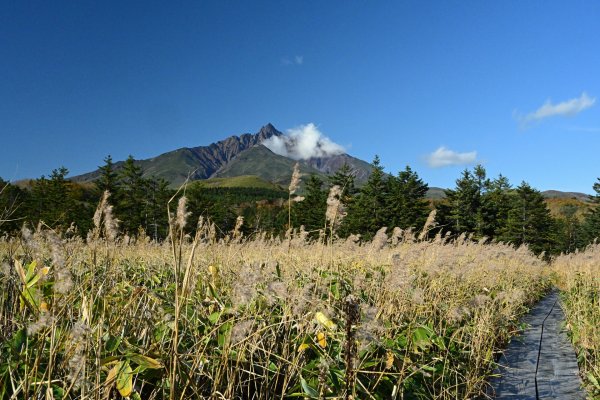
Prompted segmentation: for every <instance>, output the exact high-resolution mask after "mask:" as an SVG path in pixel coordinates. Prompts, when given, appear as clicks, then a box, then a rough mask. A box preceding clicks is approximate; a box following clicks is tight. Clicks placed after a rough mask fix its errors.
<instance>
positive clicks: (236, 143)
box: [71, 124, 283, 187]
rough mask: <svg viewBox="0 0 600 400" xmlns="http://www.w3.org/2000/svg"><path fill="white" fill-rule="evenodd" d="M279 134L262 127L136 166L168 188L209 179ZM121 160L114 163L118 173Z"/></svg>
mask: <svg viewBox="0 0 600 400" xmlns="http://www.w3.org/2000/svg"><path fill="white" fill-rule="evenodd" d="M280 135H283V134H282V133H281V132H279V131H278V130H277V129H275V127H274V126H273V125H271V124H267V125H265V126H263V127H262V128H261V129H260V130H259V131H258V132H257V133H255V134H250V133H245V134H242V135H240V136H230V137H228V138H227V139H225V140H221V141H219V142H216V143H212V144H210V145H209V146H199V147H191V148H188V147H184V148H181V149H177V150H174V151H170V152H168V153H163V154H161V155H159V156H156V157H153V158H150V159H146V160H137V161H136V164H137V165H139V166H140V167H141V168H142V172H143V175H144V177H151V176H155V177H158V178H163V179H165V180H166V181H168V182H169V183H170V184H171V186H174V187H176V186H179V185H181V184H182V183H183V182H185V180H186V178H187V177H188V175H189V177H190V180H192V181H195V180H199V179H207V178H210V177H211V176H212V175H213V174H214V173H215V172H216V171H217V170H219V169H220V168H222V167H223V166H225V165H227V164H228V163H229V162H230V161H231V160H233V159H234V158H235V157H236V156H237V155H238V154H240V153H242V152H243V151H245V150H247V149H249V148H251V147H253V146H256V145H257V144H259V143H262V142H263V141H264V140H265V139H267V138H269V137H271V136H280ZM122 165H123V162H122V161H119V162H116V163H115V169H116V170H119V169H120V168H121V167H122ZM99 176H100V174H99V171H98V170H96V171H93V172H90V173H87V174H83V175H79V176H75V177H73V178H71V179H72V180H73V181H75V182H89V181H94V180H96V179H97V178H98V177H99Z"/></svg>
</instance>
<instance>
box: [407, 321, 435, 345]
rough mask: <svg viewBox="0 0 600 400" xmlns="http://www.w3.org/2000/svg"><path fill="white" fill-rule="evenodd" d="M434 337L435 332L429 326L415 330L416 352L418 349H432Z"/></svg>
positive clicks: (414, 342)
mask: <svg viewBox="0 0 600 400" xmlns="http://www.w3.org/2000/svg"><path fill="white" fill-rule="evenodd" d="M433 335H434V333H433V331H432V330H431V328H429V327H427V326H420V327H418V328H417V329H415V330H414V332H413V337H412V339H413V344H414V347H415V350H416V348H419V349H421V350H427V349H428V348H429V347H431V345H432V342H431V337H432V336H433Z"/></svg>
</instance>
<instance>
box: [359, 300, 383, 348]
mask: <svg viewBox="0 0 600 400" xmlns="http://www.w3.org/2000/svg"><path fill="white" fill-rule="evenodd" d="M379 313H380V310H379V309H378V308H377V307H375V306H369V307H365V308H364V311H363V319H362V323H361V324H360V326H359V328H358V331H357V334H356V338H357V339H358V342H359V343H360V347H359V349H358V351H359V352H362V351H364V350H366V349H367V348H368V347H369V345H370V344H371V343H376V342H378V341H379V336H380V335H381V333H383V331H384V327H383V325H382V324H381V322H380V321H379V319H378V315H379Z"/></svg>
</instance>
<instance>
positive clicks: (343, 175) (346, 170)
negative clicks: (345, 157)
mask: <svg viewBox="0 0 600 400" xmlns="http://www.w3.org/2000/svg"><path fill="white" fill-rule="evenodd" d="M335 185H337V186H339V187H340V188H341V189H342V195H341V200H342V203H344V204H345V205H347V204H348V203H349V202H350V199H351V198H352V196H354V195H355V194H356V187H355V182H354V172H353V171H352V167H350V165H348V164H347V163H344V164H343V165H342V166H341V167H340V168H339V169H338V170H337V171H336V172H335V174H333V176H332V177H331V178H329V188H332V187H333V186H335Z"/></svg>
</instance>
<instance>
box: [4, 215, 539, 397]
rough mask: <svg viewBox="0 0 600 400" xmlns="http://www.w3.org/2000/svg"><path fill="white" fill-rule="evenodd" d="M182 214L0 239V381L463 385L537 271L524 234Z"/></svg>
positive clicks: (246, 387) (453, 391) (484, 368)
mask: <svg viewBox="0 0 600 400" xmlns="http://www.w3.org/2000/svg"><path fill="white" fill-rule="evenodd" d="M183 226H185V223H182V222H179V223H177V224H176V223H175V221H174V223H173V232H175V234H174V235H173V240H172V242H170V243H167V244H156V243H151V242H150V241H148V240H144V239H143V238H142V239H140V240H138V241H137V242H136V243H125V242H126V240H123V239H120V240H117V241H116V242H115V241H111V240H105V239H101V238H99V237H98V236H100V234H99V232H96V234H94V235H92V236H91V237H90V238H89V239H88V241H87V242H84V241H82V240H80V239H77V238H72V239H64V238H59V237H58V236H57V235H56V234H54V233H53V232H51V231H48V230H39V231H37V232H35V233H34V234H29V235H27V234H26V235H25V236H24V237H23V238H12V239H7V240H4V241H2V242H1V243H0V258H1V259H2V260H3V261H2V262H3V264H2V269H1V272H0V279H1V281H0V282H1V285H2V288H1V289H0V290H2V293H3V294H2V297H1V298H0V302H1V305H2V307H1V309H2V315H1V316H0V332H1V334H0V335H2V336H1V337H2V341H1V346H2V349H1V351H0V354H1V355H0V398H10V397H11V396H14V397H15V398H36V399H37V398H81V399H108V398H118V397H120V396H121V395H126V396H130V397H131V398H144V399H162V398H177V399H186V398H214V399H221V398H222V399H233V398H247V399H250V398H256V399H273V398H283V397H286V398H287V397H290V398H291V397H305V398H344V397H345V398H361V399H384V398H385V399H389V398H397V399H400V398H423V399H425V398H427V399H432V398H433V399H455V398H473V397H476V396H477V395H479V394H481V393H482V390H483V389H484V386H485V384H486V383H485V381H486V377H487V376H488V375H489V374H490V373H491V371H492V369H493V366H494V357H495V354H496V352H497V351H498V349H499V348H500V347H501V346H502V345H503V344H504V343H505V342H506V341H507V339H508V337H509V336H510V335H511V334H512V333H513V332H514V331H515V329H516V325H517V324H518V319H519V317H520V316H521V315H522V314H523V313H524V312H526V311H527V307H528V306H529V305H530V304H532V303H533V302H534V301H535V300H537V299H538V298H539V297H540V296H541V295H542V294H543V293H544V291H545V290H546V289H547V288H548V287H549V279H548V277H547V270H548V267H547V266H546V264H545V263H543V262H542V261H541V260H539V259H538V258H536V257H534V256H533V255H532V254H531V253H529V252H528V251H527V250H526V249H521V250H515V249H513V248H511V247H509V246H506V245H502V244H488V245H484V244H477V243H474V242H471V241H468V240H465V239H464V237H463V238H459V239H458V240H456V241H452V242H446V241H444V240H443V239H441V238H439V237H438V238H437V239H435V240H433V241H430V242H415V241H414V239H413V238H412V237H409V236H407V237H406V238H404V239H403V240H400V241H398V240H397V239H395V240H394V245H392V244H391V243H390V242H388V241H386V239H385V237H383V236H381V235H378V236H380V237H376V238H375V239H374V241H373V243H366V244H363V245H359V244H356V243H354V242H353V241H352V240H348V241H340V240H338V241H328V242H327V243H323V242H319V243H307V242H306V241H305V239H304V238H303V237H302V236H303V235H301V234H297V235H293V238H292V239H291V240H290V241H289V242H288V241H280V240H278V239H275V240H268V239H266V238H264V237H263V238H260V237H257V238H254V239H252V240H246V239H242V238H239V236H238V237H237V238H236V240H231V241H228V242H225V241H219V242H217V241H216V240H215V239H214V233H213V231H212V230H211V227H210V225H208V224H203V225H202V226H201V227H200V229H199V230H198V232H199V234H198V235H197V236H196V237H195V238H186V237H185V236H184V234H183V233H184V232H182V229H181V228H182V227H183ZM45 268H47V269H45ZM356 312H358V314H356Z"/></svg>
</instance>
